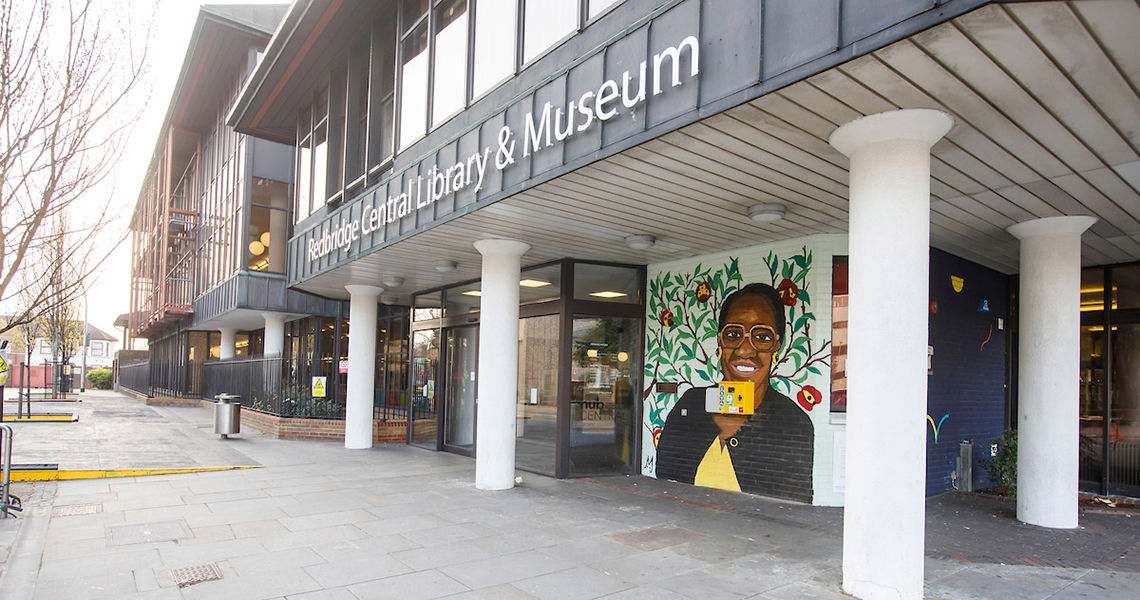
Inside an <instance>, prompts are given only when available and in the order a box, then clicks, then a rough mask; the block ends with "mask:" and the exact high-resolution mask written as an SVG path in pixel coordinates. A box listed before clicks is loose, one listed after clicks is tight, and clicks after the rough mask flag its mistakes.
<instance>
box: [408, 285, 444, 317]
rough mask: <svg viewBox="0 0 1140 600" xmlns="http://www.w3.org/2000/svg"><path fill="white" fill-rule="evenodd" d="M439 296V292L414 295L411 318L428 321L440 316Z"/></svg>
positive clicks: (441, 313)
mask: <svg viewBox="0 0 1140 600" xmlns="http://www.w3.org/2000/svg"><path fill="white" fill-rule="evenodd" d="M439 297H440V293H439V292H432V293H430V294H422V295H419V296H416V306H415V309H414V310H413V311H412V320H413V321H428V320H431V319H438V318H440V317H442V316H443V308H442V307H441V303H440V298H439Z"/></svg>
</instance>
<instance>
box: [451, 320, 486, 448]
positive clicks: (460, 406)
mask: <svg viewBox="0 0 1140 600" xmlns="http://www.w3.org/2000/svg"><path fill="white" fill-rule="evenodd" d="M478 333H479V328H478V327H460V328H457V329H448V330H447V369H446V371H447V382H446V386H447V389H446V390H444V391H445V392H446V397H447V414H446V416H445V418H444V437H443V443H444V444H447V445H448V446H459V447H461V448H472V447H473V446H474V445H475V363H476V357H477V356H478V350H479V343H478Z"/></svg>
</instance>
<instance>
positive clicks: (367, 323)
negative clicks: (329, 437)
mask: <svg viewBox="0 0 1140 600" xmlns="http://www.w3.org/2000/svg"><path fill="white" fill-rule="evenodd" d="M344 289H346V290H348V293H349V304H348V390H347V392H346V396H347V397H346V400H345V411H344V447H345V448H350V449H354V450H361V449H365V448H371V447H372V418H373V417H372V413H373V404H374V400H375V398H376V391H375V387H376V301H377V298H379V297H380V292H383V291H384V290H383V289H382V288H378V287H373V286H370V285H346V286H344Z"/></svg>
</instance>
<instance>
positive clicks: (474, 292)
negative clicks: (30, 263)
mask: <svg viewBox="0 0 1140 600" xmlns="http://www.w3.org/2000/svg"><path fill="white" fill-rule="evenodd" d="M463 295H464V296H475V297H476V298H478V297H479V296H482V295H483V292H480V291H479V290H467V291H466V292H463Z"/></svg>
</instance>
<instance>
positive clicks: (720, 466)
mask: <svg viewBox="0 0 1140 600" xmlns="http://www.w3.org/2000/svg"><path fill="white" fill-rule="evenodd" d="M693 483H695V484H697V485H703V486H705V487H714V488H720V489H722V490H729V491H732V492H739V491H740V484H739V483H738V482H737V481H736V469H733V468H732V456H731V455H729V453H728V446H722V445H721V443H720V438H719V437H714V438H713V441H712V445H711V446H709V449H708V450H707V451H705V457H704V458H702V459H701V464H700V465H698V466H697V476H696V478H695V479H693Z"/></svg>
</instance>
